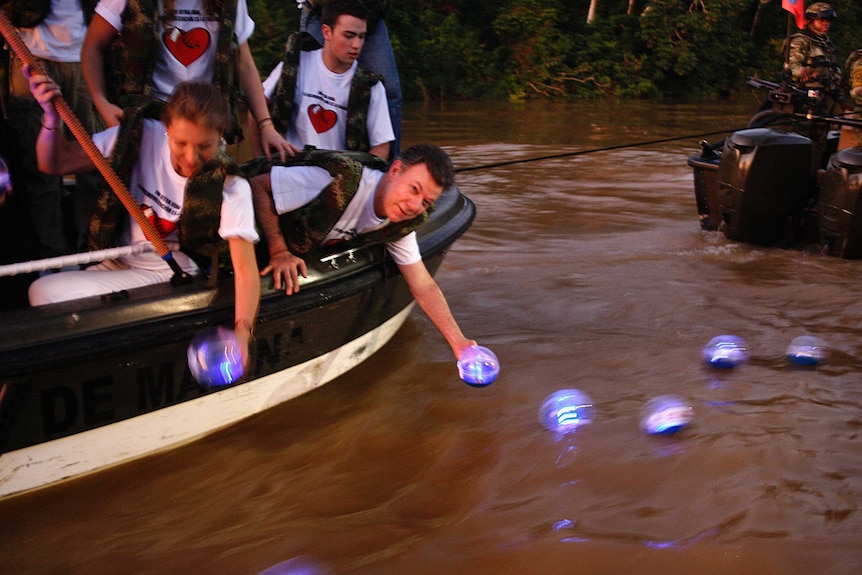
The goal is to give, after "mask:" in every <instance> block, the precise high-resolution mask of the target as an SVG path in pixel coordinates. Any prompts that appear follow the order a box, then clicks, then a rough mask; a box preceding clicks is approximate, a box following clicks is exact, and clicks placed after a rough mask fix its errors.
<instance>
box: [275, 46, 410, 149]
mask: <svg viewBox="0 0 862 575" xmlns="http://www.w3.org/2000/svg"><path fill="white" fill-rule="evenodd" d="M357 65H358V64H357V63H356V62H354V63H353V65H352V66H351V67H350V69H349V70H348V71H347V72H344V73H343V74H336V73H334V72H332V71H330V70H329V68H327V67H326V65H325V64H324V63H323V48H321V49H319V50H311V51H306V50H303V51H302V52H301V53H300V55H299V71H298V72H297V76H296V94H295V95H294V97H293V104H294V106H293V114H292V117H291V122H290V125H289V126H288V128H287V134H285V140H287V141H288V142H290V143H291V144H293V145H294V146H296V147H298V148H302V147H304V146H306V145H310V146H314V147H316V148H320V149H322V150H344V149H346V147H347V145H346V133H347V102H348V100H349V99H350V83H351V82H352V81H353V76H354V75H355V74H356V68H357ZM283 67H284V62H279V64H278V65H277V66H276V67H275V68H274V69H273V70H272V72H270V74H269V76H268V77H267V78H266V80H265V81H264V82H263V93H264V94H265V95H266V97H267V99H269V100H271V99H272V95H273V94H274V93H275V88H276V86H277V85H278V80H279V78H280V77H281V71H282V68H283ZM366 124H367V126H368V140H369V143H370V145H371V147H372V148H373V147H374V146H378V145H380V144H385V143H386V142H391V141H393V140H394V139H395V132H394V131H393V130H392V120H391V118H390V117H389V104H388V103H387V102H386V88H384V87H383V83H382V82H377V83H376V84H375V85H374V86H373V87H372V88H371V101H370V103H369V104H368V117H367V119H366Z"/></svg>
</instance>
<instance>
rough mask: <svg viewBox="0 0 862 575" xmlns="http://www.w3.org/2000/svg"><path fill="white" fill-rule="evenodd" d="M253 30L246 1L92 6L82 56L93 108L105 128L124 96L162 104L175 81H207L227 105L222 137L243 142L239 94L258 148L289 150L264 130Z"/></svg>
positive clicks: (113, 0) (109, 1)
mask: <svg viewBox="0 0 862 575" xmlns="http://www.w3.org/2000/svg"><path fill="white" fill-rule="evenodd" d="M253 32H254V21H253V20H252V19H251V17H250V16H249V14H248V6H247V4H246V0H134V1H131V2H130V1H129V0H99V3H98V5H97V6H96V14H95V16H94V17H93V21H92V22H91V24H90V28H89V30H88V31H87V36H86V37H85V39H84V44H83V46H82V52H81V57H82V61H83V63H84V78H85V79H86V81H87V86H89V89H90V92H91V93H92V95H93V102H94V104H95V106H96V110H97V111H98V112H99V114H100V115H101V116H102V118H103V119H104V120H105V123H106V124H107V125H108V126H116V125H117V124H118V123H119V121H120V119H121V118H122V117H123V108H122V107H123V106H125V104H124V102H127V101H129V99H130V97H133V96H136V95H144V96H147V97H149V96H152V97H155V98H157V99H159V100H162V101H165V100H167V98H168V96H170V94H171V93H172V92H173V89H174V87H175V86H176V85H177V84H179V83H180V82H182V81H188V80H197V81H203V82H212V83H213V84H215V85H216V86H218V87H219V89H220V90H221V92H222V94H223V96H224V97H225V99H227V101H228V102H229V103H230V105H231V113H232V120H233V122H232V125H231V128H230V130H228V131H227V132H226V133H225V138H226V139H227V141H228V142H229V143H233V142H235V141H238V140H240V139H242V130H241V128H240V122H239V97H240V95H239V94H240V88H241V89H242V95H243V97H244V99H245V104H246V106H247V107H248V109H249V110H250V111H251V113H252V115H253V117H254V118H255V119H256V121H257V123H258V125H259V126H260V127H261V133H262V138H263V145H264V147H265V149H267V150H272V151H275V152H276V153H281V152H282V151H284V150H285V149H286V148H288V145H287V142H285V141H284V138H283V137H282V136H281V135H280V134H278V133H277V132H276V131H275V130H274V129H273V128H272V126H271V125H269V124H267V120H268V119H269V112H268V111H267V109H266V99H265V98H264V95H263V90H262V89H261V82H260V74H259V73H258V71H257V66H256V65H255V63H254V58H253V57H252V55H251V50H250V49H249V46H248V40H249V38H250V37H251V35H252V33H253ZM106 56H107V59H106ZM131 99H132V101H134V98H131ZM270 124H271V123H270Z"/></svg>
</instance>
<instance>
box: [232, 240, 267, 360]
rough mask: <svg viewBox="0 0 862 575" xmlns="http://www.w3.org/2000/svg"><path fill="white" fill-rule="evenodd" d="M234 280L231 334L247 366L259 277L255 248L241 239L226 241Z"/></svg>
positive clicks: (255, 314)
mask: <svg viewBox="0 0 862 575" xmlns="http://www.w3.org/2000/svg"><path fill="white" fill-rule="evenodd" d="M228 247H229V249H230V259H231V263H232V264H233V281H234V333H235V334H236V339H237V343H239V345H240V349H241V350H242V360H243V365H244V366H246V367H248V358H249V351H248V345H249V340H250V339H251V330H252V329H253V328H254V322H255V319H256V318H257V307H258V302H259V301H260V276H259V275H258V273H257V259H256V258H255V255H254V245H253V244H252V243H251V242H249V241H246V240H244V239H242V238H230V239H228Z"/></svg>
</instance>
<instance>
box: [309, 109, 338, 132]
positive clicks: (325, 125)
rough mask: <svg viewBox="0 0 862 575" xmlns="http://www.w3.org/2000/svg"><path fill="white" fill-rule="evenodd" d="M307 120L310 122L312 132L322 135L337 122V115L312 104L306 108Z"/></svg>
mask: <svg viewBox="0 0 862 575" xmlns="http://www.w3.org/2000/svg"><path fill="white" fill-rule="evenodd" d="M308 119H309V120H311V125H312V126H314V131H315V132H317V133H318V134H322V133H323V132H325V131H326V130H329V129H330V128H332V127H333V126H335V122H337V121H338V114H336V113H335V112H334V111H333V110H327V109H326V108H324V107H323V106H321V105H320V104H312V105H311V106H309V107H308Z"/></svg>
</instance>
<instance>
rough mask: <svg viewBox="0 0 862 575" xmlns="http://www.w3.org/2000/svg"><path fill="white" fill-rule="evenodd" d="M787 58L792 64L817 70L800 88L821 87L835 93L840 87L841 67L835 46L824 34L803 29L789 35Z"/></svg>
mask: <svg viewBox="0 0 862 575" xmlns="http://www.w3.org/2000/svg"><path fill="white" fill-rule="evenodd" d="M789 59H790V62H791V64H792V65H795V66H808V67H811V68H814V70H815V71H816V72H817V76H816V77H812V78H811V79H809V80H808V81H807V82H806V83H805V85H804V86H799V87H800V88H811V89H816V88H822V89H824V90H826V91H827V92H829V93H831V94H836V93H837V92H839V91H840V88H841V69H840V68H839V67H838V57H837V56H836V54H835V47H834V46H833V45H832V42H831V41H830V40H829V38H828V37H826V36H818V35H817V34H815V33H813V32H811V31H810V30H803V31H802V32H799V33H797V34H794V35H793V36H791V37H790V53H789Z"/></svg>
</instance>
